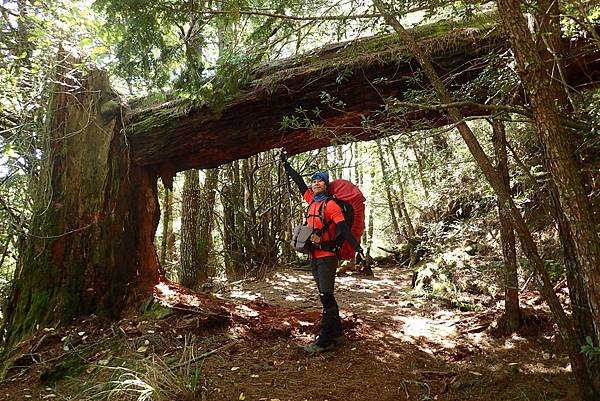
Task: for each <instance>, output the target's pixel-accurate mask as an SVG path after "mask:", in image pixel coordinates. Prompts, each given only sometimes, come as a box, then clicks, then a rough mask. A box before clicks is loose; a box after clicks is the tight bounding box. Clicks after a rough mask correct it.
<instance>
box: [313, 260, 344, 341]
mask: <svg viewBox="0 0 600 401" xmlns="http://www.w3.org/2000/svg"><path fill="white" fill-rule="evenodd" d="M310 265H311V267H312V273H313V277H314V279H315V283H316V284H317V289H318V290H319V297H320V298H321V304H322V305H323V317H322V319H321V334H320V335H319V337H318V339H317V345H319V346H321V347H326V346H329V345H331V344H332V343H333V342H334V338H336V337H340V336H341V335H342V320H341V319H340V310H339V308H338V304H337V302H336V300H335V296H334V295H333V291H334V288H335V273H336V269H337V266H338V259H337V258H336V257H335V256H331V257H326V258H318V259H311V260H310Z"/></svg>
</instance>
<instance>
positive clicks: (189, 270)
mask: <svg viewBox="0 0 600 401" xmlns="http://www.w3.org/2000/svg"><path fill="white" fill-rule="evenodd" d="M199 213H200V177H199V173H198V170H196V169H192V170H187V171H185V172H184V181H183V193H182V194H181V241H180V251H179V252H180V255H181V260H180V263H179V282H180V283H181V284H183V285H184V286H186V287H188V288H195V287H197V285H198V280H199V279H200V266H199V264H198V263H199V260H198V216H199Z"/></svg>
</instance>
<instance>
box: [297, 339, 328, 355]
mask: <svg viewBox="0 0 600 401" xmlns="http://www.w3.org/2000/svg"><path fill="white" fill-rule="evenodd" d="M335 347H336V345H335V343H334V342H333V343H331V344H329V345H326V346H324V347H321V346H320V345H319V344H317V343H316V342H314V343H310V344H308V345H305V346H304V347H303V348H304V351H306V352H308V353H309V354H311V355H316V354H320V353H321V352H327V351H331V350H333V349H334V348H335Z"/></svg>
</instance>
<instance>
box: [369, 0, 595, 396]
mask: <svg viewBox="0 0 600 401" xmlns="http://www.w3.org/2000/svg"><path fill="white" fill-rule="evenodd" d="M373 3H374V4H375V6H376V7H377V8H378V9H379V10H380V11H381V13H382V14H383V15H384V18H385V20H386V22H387V23H388V24H389V25H390V26H392V28H393V29H394V30H395V31H396V32H397V33H398V35H399V36H400V38H401V39H402V41H403V42H404V43H405V44H406V45H407V47H408V48H409V50H410V51H411V53H412V54H413V55H414V56H415V58H416V59H417V61H418V62H419V64H420V65H421V68H422V69H423V72H424V73H425V75H426V76H427V78H428V79H429V80H430V82H431V84H432V86H433V88H434V89H435V91H436V92H437V94H438V97H439V99H440V100H441V101H442V103H445V104H452V103H453V99H452V96H451V95H450V92H449V91H448V89H447V88H446V86H445V85H444V83H443V82H442V80H441V79H440V77H439V75H438V74H437V72H436V71H435V69H434V68H433V65H432V64H431V62H430V60H429V58H428V57H427V56H426V55H425V53H424V52H423V50H422V49H421V48H420V47H419V45H418V44H417V42H416V41H415V40H414V38H413V37H412V36H411V35H410V33H409V32H407V31H406V29H405V28H404V27H403V26H402V24H400V23H399V22H398V20H397V19H396V18H395V17H394V16H392V15H391V14H389V13H388V12H387V10H386V6H385V4H384V3H383V2H382V0H373ZM448 115H449V116H450V118H451V119H452V121H454V123H455V124H456V126H457V129H458V131H459V133H460V135H461V137H462V138H463V140H464V141H465V143H466V145H467V147H468V148H469V151H470V152H471V154H472V155H473V157H474V158H475V160H476V161H477V164H478V165H479V167H480V168H481V170H482V172H483V174H484V175H485V176H486V178H487V179H488V181H489V182H490V184H491V185H492V188H493V189H494V191H496V193H497V194H499V195H501V196H502V197H503V199H507V201H508V204H507V205H503V207H506V208H509V209H510V215H511V219H512V222H513V226H514V228H515V230H516V232H517V234H518V236H519V240H520V241H521V246H522V248H523V250H524V252H525V253H526V255H527V256H528V258H529V259H530V261H531V262H532V264H533V266H534V268H535V271H536V273H537V275H538V277H539V278H540V281H541V290H542V293H543V295H544V297H545V298H546V301H547V302H548V305H549V306H550V309H551V311H552V314H553V316H554V318H555V319H556V321H557V324H558V327H559V332H560V334H561V336H562V337H563V339H564V341H565V345H566V348H567V353H568V354H569V358H570V360H571V365H572V368H573V373H574V375H575V378H576V380H577V383H578V386H579V390H580V393H581V396H582V398H583V399H584V400H586V401H588V400H589V401H592V400H595V399H598V397H599V394H598V392H597V391H596V389H595V388H593V387H592V386H590V385H589V384H590V383H591V378H590V372H589V370H588V367H587V365H586V362H585V360H584V358H583V356H582V354H581V353H580V345H579V341H578V338H577V335H576V334H575V331H574V328H573V322H572V320H571V319H569V318H568V317H567V315H566V314H565V311H564V310H563V308H562V305H561V303H560V301H559V300H558V297H557V296H556V294H555V293H554V288H553V286H552V283H551V281H550V278H549V277H548V274H547V272H546V269H545V265H544V262H543V261H542V259H541V257H540V256H539V253H538V250H537V246H536V244H535V242H534V241H533V238H532V237H531V233H530V231H529V229H528V227H527V225H526V224H525V221H524V219H523V217H522V216H521V213H520V212H519V210H518V209H517V207H516V205H515V204H514V202H513V201H512V199H511V198H510V193H509V191H508V188H506V187H505V186H504V185H503V183H502V180H501V178H500V176H499V175H498V174H497V172H496V171H495V169H494V168H493V167H492V164H491V163H490V161H489V159H488V158H487V156H486V154H485V152H484V151H483V149H482V147H481V145H480V144H479V142H478V141H477V138H476V137H475V135H474V134H473V132H472V131H471V128H470V127H469V126H468V125H467V123H466V122H465V121H464V119H463V117H462V115H461V113H460V111H459V110H458V109H456V108H453V107H450V108H448Z"/></svg>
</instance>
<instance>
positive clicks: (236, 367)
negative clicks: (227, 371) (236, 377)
mask: <svg viewBox="0 0 600 401" xmlns="http://www.w3.org/2000/svg"><path fill="white" fill-rule="evenodd" d="M239 369H240V367H239V366H233V367H232V368H231V371H232V372H235V371H236V370H239Z"/></svg>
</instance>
